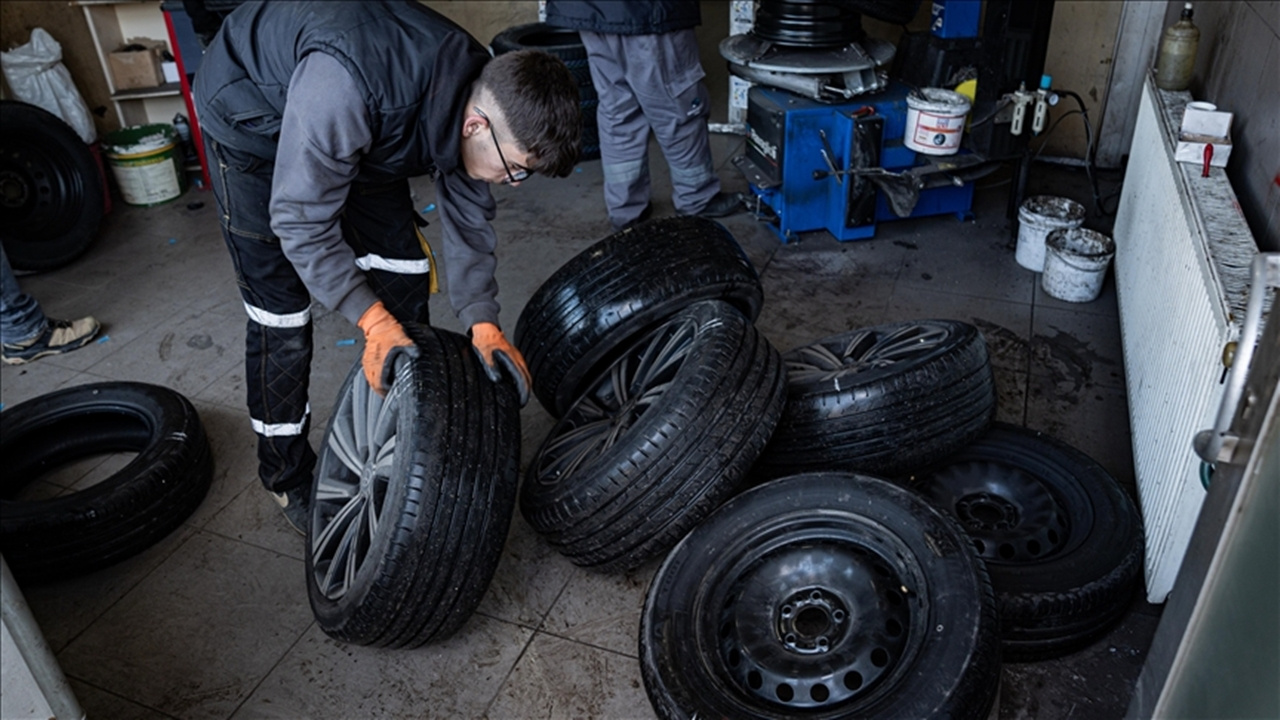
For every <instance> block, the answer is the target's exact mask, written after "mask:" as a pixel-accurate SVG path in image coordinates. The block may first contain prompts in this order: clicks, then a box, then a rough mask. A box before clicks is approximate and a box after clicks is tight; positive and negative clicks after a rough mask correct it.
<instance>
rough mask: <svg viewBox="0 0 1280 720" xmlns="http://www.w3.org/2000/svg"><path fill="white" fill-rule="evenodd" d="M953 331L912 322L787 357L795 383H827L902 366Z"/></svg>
mask: <svg viewBox="0 0 1280 720" xmlns="http://www.w3.org/2000/svg"><path fill="white" fill-rule="evenodd" d="M950 335H951V329H950V328H949V327H947V326H945V325H939V324H936V323H912V324H909V325H905V326H903V327H900V328H897V329H896V330H894V331H893V332H891V333H888V334H883V333H881V332H879V331H878V330H877V329H876V328H868V329H866V330H863V331H861V332H856V333H854V334H853V335H852V336H850V337H849V338H848V339H847V340H841V341H840V343H839V344H836V343H834V342H818V343H814V344H812V345H806V346H805V347H802V348H798V349H797V350H795V351H794V352H793V353H790V354H789V356H788V358H787V380H788V381H789V382H792V383H810V382H828V381H830V380H834V379H836V378H838V377H841V376H844V375H852V374H856V373H861V372H866V371H867V370H871V369H877V368H884V367H889V366H891V365H899V364H902V363H905V362H909V361H912V360H915V359H917V358H919V357H921V356H923V355H927V354H929V353H931V352H933V351H934V350H935V349H936V348H937V347H938V346H939V345H941V344H942V343H944V342H946V340H947V338H948V337H949V336H950Z"/></svg>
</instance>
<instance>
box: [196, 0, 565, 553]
mask: <svg viewBox="0 0 1280 720" xmlns="http://www.w3.org/2000/svg"><path fill="white" fill-rule="evenodd" d="M195 100H196V108H197V112H198V114H199V118H200V123H201V127H202V129H203V131H204V136H205V138H207V144H208V150H209V153H208V155H209V157H210V159H211V163H210V165H211V168H210V170H211V178H212V181H213V189H214V195H215V197H216V198H217V201H218V209H219V212H220V214H221V222H222V230H223V235H224V237H225V239H226V242H227V247H228V249H229V250H230V252H231V259H232V262H233V264H234V266H235V270H236V276H237V280H238V281H239V285H240V293H241V297H242V299H243V301H244V305H245V310H246V311H247V313H248V315H249V321H248V334H247V338H246V343H245V345H246V348H245V351H246V384H247V385H248V404H249V415H250V419H251V421H252V423H253V427H254V431H255V432H256V433H257V434H258V462H259V475H260V477H261V480H262V482H263V484H264V485H265V486H266V487H267V489H268V490H270V491H271V492H273V493H275V494H276V498H277V500H278V501H279V502H280V503H281V505H283V506H284V511H285V515H286V517H287V518H288V519H289V521H290V522H291V523H292V524H293V525H294V527H295V528H297V529H298V530H299V531H302V532H305V525H306V518H307V505H308V503H309V498H310V487H311V483H312V472H313V468H314V465H315V461H316V456H315V453H314V452H313V451H312V449H311V447H310V445H309V443H308V441H307V431H308V428H309V423H310V409H309V405H308V400H307V384H308V377H309V372H310V363H311V347H312V346H311V313H310V305H311V296H314V297H315V298H316V299H317V300H319V301H320V302H321V303H323V304H324V305H326V306H327V307H330V308H332V309H334V310H336V311H337V312H339V313H341V314H342V315H343V316H344V317H346V318H347V319H348V320H350V321H351V322H352V323H355V324H356V325H358V326H359V327H360V328H361V330H363V331H364V335H365V347H364V352H363V357H362V364H363V368H364V373H365V376H366V378H367V379H368V381H369V383H370V385H372V386H373V387H374V388H375V389H376V390H378V391H379V392H385V386H384V382H388V381H389V378H390V372H389V370H390V368H389V367H387V366H389V364H390V363H388V362H387V359H388V355H389V354H391V353H393V352H394V351H395V350H396V349H397V348H402V347H403V348H411V347H412V342H411V341H410V340H409V339H408V337H406V335H405V333H404V329H403V327H402V326H401V322H404V321H410V320H413V321H417V322H422V323H425V322H427V321H428V319H429V316H428V308H427V301H428V298H429V295H430V287H429V286H430V282H429V281H430V277H429V274H430V273H431V272H433V271H434V268H433V267H432V257H431V255H430V251H429V250H428V249H427V248H426V245H425V242H423V241H422V240H421V235H420V234H419V233H418V230H417V225H416V222H417V220H418V216H417V214H416V213H415V208H414V205H413V201H412V198H411V197H410V194H409V183H408V178H410V177H415V176H420V175H431V176H433V177H434V178H435V181H436V190H437V195H438V202H439V205H440V222H441V226H442V235H443V246H442V250H443V253H442V255H443V262H444V266H445V267H444V269H445V272H446V273H447V274H448V290H449V298H450V302H451V304H452V306H453V309H454V311H455V312H456V313H457V314H458V317H459V319H460V320H461V321H462V323H463V325H464V326H466V327H468V328H470V334H471V341H472V344H473V346H474V348H475V350H476V352H477V353H478V354H479V355H480V357H481V358H482V359H483V361H484V363H485V365H486V368H487V370H488V371H489V374H490V377H491V378H492V379H494V380H495V381H497V380H500V379H501V378H502V374H503V373H505V375H506V376H507V377H509V378H510V379H511V380H513V381H514V382H515V383H516V385H517V388H518V390H519V392H520V396H521V399H522V401H523V400H524V399H525V398H527V395H528V386H529V374H528V370H527V369H526V368H525V364H524V359H523V358H522V357H521V356H520V352H519V351H518V350H516V348H515V347H513V346H512V345H511V344H510V343H509V342H508V341H507V339H506V337H505V336H504V335H503V333H502V331H501V330H500V329H499V327H498V324H497V323H498V303H497V301H496V299H495V298H496V295H497V283H496V282H495V281H494V277H493V273H494V268H495V266H496V259H495V257H494V247H495V245H496V238H495V236H494V231H493V228H492V227H491V226H490V224H489V221H490V220H492V219H493V216H494V209H495V204H494V200H493V196H492V195H491V194H490V191H489V183H509V184H512V185H518V184H519V182H520V181H521V180H523V179H524V178H526V177H527V176H528V175H530V174H532V173H535V172H540V173H544V174H547V175H552V176H564V175H567V174H568V173H569V172H570V171H571V170H572V169H573V165H574V163H575V162H576V161H577V155H578V146H579V132H580V125H581V122H580V119H579V104H578V92H577V86H576V83H575V81H574V79H573V76H572V75H571V74H570V72H569V70H568V69H567V68H566V67H565V66H564V64H563V63H562V62H561V61H560V60H558V59H556V58H554V57H552V56H551V55H548V54H546V53H542V52H534V51H526V52H518V53H509V54H504V55H502V56H499V57H498V58H496V59H491V58H490V56H489V53H488V52H487V51H486V49H485V48H484V47H482V46H481V45H480V44H479V43H478V42H477V41H476V40H475V39H474V38H472V37H471V36H470V35H468V34H467V33H466V32H465V31H463V30H462V29H461V28H459V27H458V26H457V25H455V24H454V23H453V22H451V21H449V20H448V19H446V18H444V17H443V16H441V15H439V14H437V13H435V12H434V11H432V10H430V9H428V8H427V7H425V6H423V5H421V4H420V3H418V2H415V1H414V0H367V1H365V2H331V1H320V2H267V3H247V4H245V5H242V6H240V7H239V8H237V9H236V10H235V12H233V13H231V14H230V15H229V16H228V17H227V18H226V20H225V21H224V22H223V25H222V28H221V30H220V31H219V33H218V35H217V36H216V37H215V38H214V39H213V42H211V43H210V45H209V48H208V51H207V52H206V53H205V55H204V58H203V59H202V61H201V67H200V71H199V73H198V74H197V76H196V81H195Z"/></svg>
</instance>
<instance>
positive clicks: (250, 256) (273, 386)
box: [208, 141, 316, 531]
mask: <svg viewBox="0 0 1280 720" xmlns="http://www.w3.org/2000/svg"><path fill="white" fill-rule="evenodd" d="M208 151H209V152H208V156H209V157H210V158H211V159H212V160H213V162H211V163H210V171H209V174H210V177H211V180H212V182H213V191H214V197H215V198H216V200H217V202H218V213H219V217H220V220H221V224H222V235H223V238H224V239H225V240H226V243H227V249H228V250H229V251H230V253H231V262H232V264H233V265H234V266H235V271H236V281H237V282H238V283H239V286H240V297H241V300H242V301H243V302H244V307H245V312H246V313H248V316H249V319H248V322H247V324H246V332H245V388H246V391H247V395H248V398H247V399H248V406H249V419H250V422H251V423H252V424H253V430H254V432H255V433H257V435H258V477H259V479H260V480H261V481H262V484H263V486H265V487H266V488H267V489H268V490H270V491H271V492H273V493H276V495H277V500H278V501H280V502H281V504H282V505H283V506H284V508H285V515H286V517H288V518H289V521H290V522H291V523H293V525H294V526H295V527H296V528H298V530H299V531H305V529H306V526H305V523H306V514H305V512H301V513H299V512H296V511H297V510H305V506H306V504H307V502H308V500H309V497H310V488H311V483H312V473H313V471H314V468H315V462H316V455H315V452H314V451H312V449H311V445H310V443H309V442H308V440H307V432H308V431H309V429H310V424H311V409H310V406H309V405H308V403H307V387H308V384H309V382H310V377H311V348H312V345H311V343H312V340H311V295H310V293H309V292H308V291H307V288H306V286H305V285H303V283H302V279H301V278H299V277H298V274H297V272H296V271H295V270H294V268H293V265H291V264H290V263H289V260H288V259H287V258H286V257H285V256H284V252H283V251H282V250H281V249H280V241H279V240H278V239H277V238H276V237H275V236H274V235H272V233H271V218H270V214H269V212H268V210H267V204H268V201H269V199H270V196H271V172H272V169H273V167H274V164H273V163H272V162H271V161H269V160H264V159H261V158H257V157H254V156H252V155H249V154H248V153H242V152H239V151H236V150H233V149H231V148H228V147H226V146H224V145H221V144H219V143H217V142H214V141H209V143H208Z"/></svg>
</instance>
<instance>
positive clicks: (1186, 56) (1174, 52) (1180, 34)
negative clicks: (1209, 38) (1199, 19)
mask: <svg viewBox="0 0 1280 720" xmlns="http://www.w3.org/2000/svg"><path fill="white" fill-rule="evenodd" d="M1191 15H1192V10H1191V3H1187V4H1186V5H1185V6H1184V7H1183V8H1182V19H1180V20H1178V22H1176V23H1174V24H1173V25H1170V26H1169V27H1167V28H1165V31H1164V35H1163V36H1162V37H1161V38H1160V52H1159V54H1157V55H1156V87H1158V88H1160V89H1161V90H1186V89H1187V87H1188V86H1189V85H1191V72H1192V71H1193V70H1194V69H1195V66H1196V48H1197V47H1198V46H1199V44H1200V28H1198V27H1196V25H1195V23H1193V22H1191Z"/></svg>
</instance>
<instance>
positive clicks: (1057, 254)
mask: <svg viewBox="0 0 1280 720" xmlns="http://www.w3.org/2000/svg"><path fill="white" fill-rule="evenodd" d="M1115 254H1116V244H1115V241H1113V240H1112V239H1111V238H1109V237H1107V236H1106V235H1103V234H1102V233H1100V232H1095V231H1093V230H1089V229H1087V228H1069V229H1064V230H1054V231H1053V232H1051V233H1049V237H1048V238H1046V239H1045V258H1044V274H1043V275H1041V276H1040V287H1042V288H1044V291H1045V292H1046V293H1048V294H1049V295H1051V296H1053V297H1056V298H1058V299H1059V300H1066V301H1067V302H1091V301H1093V300H1096V299H1097V298H1098V294H1099V293H1101V292H1102V283H1103V281H1104V280H1105V279H1106V277H1107V266H1108V265H1110V264H1111V258H1112V257H1114V256H1115Z"/></svg>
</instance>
